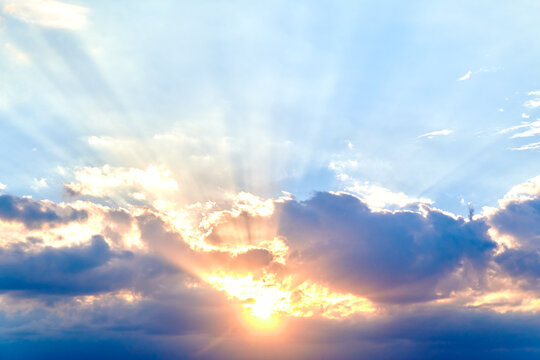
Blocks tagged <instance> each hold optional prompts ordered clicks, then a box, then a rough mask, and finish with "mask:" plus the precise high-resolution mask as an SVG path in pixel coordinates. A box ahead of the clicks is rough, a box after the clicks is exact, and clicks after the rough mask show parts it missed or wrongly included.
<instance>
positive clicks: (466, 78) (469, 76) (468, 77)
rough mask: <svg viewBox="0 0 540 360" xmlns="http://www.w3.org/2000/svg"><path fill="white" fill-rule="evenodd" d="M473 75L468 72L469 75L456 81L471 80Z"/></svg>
mask: <svg viewBox="0 0 540 360" xmlns="http://www.w3.org/2000/svg"><path fill="white" fill-rule="evenodd" d="M471 74H472V71H467V73H466V74H465V75H463V76H462V77H460V78H459V79H457V80H456V81H464V80H469V79H470V78H471Z"/></svg>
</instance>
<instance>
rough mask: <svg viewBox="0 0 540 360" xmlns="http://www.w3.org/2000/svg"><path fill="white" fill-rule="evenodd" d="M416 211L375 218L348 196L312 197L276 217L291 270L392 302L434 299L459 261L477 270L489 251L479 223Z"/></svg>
mask: <svg viewBox="0 0 540 360" xmlns="http://www.w3.org/2000/svg"><path fill="white" fill-rule="evenodd" d="M424 211H425V214H420V213H415V212H410V211H395V212H383V213H376V212H372V211H371V210H370V209H369V208H368V207H367V206H366V205H365V204H364V203H362V202H361V201H360V200H359V199H358V198H356V197H354V196H351V195H347V194H330V193H318V194H317V195H316V196H315V197H314V198H312V199H310V200H307V201H305V202H301V203H298V202H295V201H289V202H285V203H283V204H282V205H281V207H280V208H279V209H278V210H277V215H276V216H278V217H279V224H280V225H279V226H280V231H279V234H280V235H282V236H284V237H285V238H286V239H287V240H288V241H287V244H288V245H289V246H290V251H291V253H292V254H294V255H292V256H291V258H290V259H289V261H290V263H292V265H290V266H291V267H292V268H294V269H295V270H296V271H299V272H301V273H303V274H304V275H305V276H309V277H311V278H315V279H316V280H318V281H322V282H323V283H325V284H332V286H333V287H335V288H337V289H339V290H341V291H346V292H352V293H357V294H363V295H364V296H367V297H368V298H370V299H372V300H376V301H383V302H398V303H399V302H409V301H425V300H428V299H433V298H436V297H437V295H436V287H437V284H438V282H439V281H440V280H441V279H442V278H443V277H445V276H446V275H449V274H450V273H451V272H453V271H455V270H457V269H458V268H459V267H460V266H462V264H463V261H464V260H468V261H470V262H471V263H472V264H474V265H475V266H479V267H482V266H483V264H484V263H485V261H487V259H488V258H489V254H490V252H491V250H493V249H494V243H493V242H492V241H491V240H490V238H489V236H488V235H487V226H486V225H485V224H484V223H483V222H481V221H478V222H466V221H464V220H463V219H459V218H457V219H456V218H453V217H450V216H448V215H446V214H444V213H442V212H440V211H437V210H433V209H429V208H426V209H425V210H424ZM344 214H346V215H344ZM443 239H444V240H443Z"/></svg>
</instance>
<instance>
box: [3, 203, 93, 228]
mask: <svg viewBox="0 0 540 360" xmlns="http://www.w3.org/2000/svg"><path fill="white" fill-rule="evenodd" d="M87 218H88V213H87V212H86V211H85V210H75V209H73V208H72V207H70V206H59V205H56V204H54V203H51V202H46V201H36V200H32V199H30V198H19V197H14V196H11V195H1V196H0V219H2V220H5V221H14V222H20V223H23V224H24V225H25V226H26V227H27V228H30V229H33V228H40V227H43V226H45V225H47V226H56V225H58V224H66V223H69V222H73V221H84V220H86V219H87Z"/></svg>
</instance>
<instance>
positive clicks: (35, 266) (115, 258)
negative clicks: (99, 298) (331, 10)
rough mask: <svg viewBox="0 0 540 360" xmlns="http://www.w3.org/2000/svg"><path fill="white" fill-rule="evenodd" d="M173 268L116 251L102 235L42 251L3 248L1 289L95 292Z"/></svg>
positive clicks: (133, 284)
mask: <svg viewBox="0 0 540 360" xmlns="http://www.w3.org/2000/svg"><path fill="white" fill-rule="evenodd" d="M171 271H172V268H170V267H168V266H166V265H164V263H162V262H161V261H160V260H158V259H155V258H151V257H149V256H141V255H138V256H136V255H134V254H133V253H130V252H114V251H112V250H111V249H110V247H109V245H108V244H107V242H106V241H105V240H104V239H103V237H101V236H94V237H93V238H92V240H91V242H90V243H89V244H87V245H79V246H73V247H63V248H50V247H47V248H45V249H43V250H42V251H39V252H29V251H22V250H21V249H18V248H16V247H15V248H12V249H0V291H1V292H16V293H17V294H19V295H21V296H41V295H67V296H72V295H80V294H96V293H101V292H108V291H114V290H119V289H131V288H137V287H141V286H144V283H145V282H147V281H148V280H149V279H151V278H153V277H156V276H158V275H160V274H162V273H167V272H171Z"/></svg>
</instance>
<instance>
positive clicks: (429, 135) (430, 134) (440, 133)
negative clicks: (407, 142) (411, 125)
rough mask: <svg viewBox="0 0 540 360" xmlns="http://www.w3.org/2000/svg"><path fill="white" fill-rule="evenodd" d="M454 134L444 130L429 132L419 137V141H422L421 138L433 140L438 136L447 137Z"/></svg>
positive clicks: (451, 131)
mask: <svg viewBox="0 0 540 360" xmlns="http://www.w3.org/2000/svg"><path fill="white" fill-rule="evenodd" d="M453 132H454V131H453V130H449V129H442V130H437V131H432V132H428V133H425V134H422V135H419V136H418V139H421V138H428V139H432V138H434V137H437V136H447V135H450V134H452V133H453Z"/></svg>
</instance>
